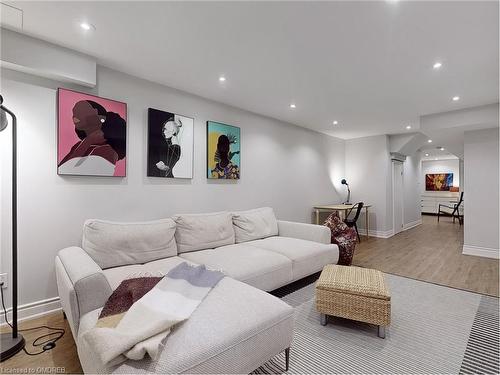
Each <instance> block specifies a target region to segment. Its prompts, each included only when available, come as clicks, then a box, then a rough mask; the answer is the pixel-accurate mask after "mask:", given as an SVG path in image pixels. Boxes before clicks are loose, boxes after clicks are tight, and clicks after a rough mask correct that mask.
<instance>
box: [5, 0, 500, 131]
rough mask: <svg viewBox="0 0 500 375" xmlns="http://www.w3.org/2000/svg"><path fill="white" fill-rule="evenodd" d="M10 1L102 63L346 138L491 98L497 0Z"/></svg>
mask: <svg viewBox="0 0 500 375" xmlns="http://www.w3.org/2000/svg"><path fill="white" fill-rule="evenodd" d="M7 3H8V4H10V5H13V6H15V7H18V8H21V9H22V10H23V23H24V26H23V32H24V33H27V34H29V35H32V36H36V37H39V38H42V39H45V40H47V41H51V42H54V43H57V44H60V45H63V46H66V47H69V48H72V49H75V50H78V51H81V52H84V53H87V54H90V55H92V56H95V57H96V58H97V59H98V62H99V63H100V64H102V65H106V66H109V67H112V68H115V69H118V70H121V71H124V72H127V73H130V74H133V75H136V76H139V77H142V78H145V79H149V80H151V81H154V82H159V83H163V84H165V85H168V86H171V87H175V88H178V89H181V90H185V91H187V92H191V93H194V94H197V95H201V96H203V97H206V98H210V99H213V100H216V101H220V102H223V103H227V104H230V105H233V106H236V107H239V108H243V109H247V110H250V111H254V112H257V113H261V114H264V115H267V116H270V117H274V118H277V119H281V120H283V121H287V122H290V123H293V124H297V125H300V126H304V127H308V128H312V129H315V130H317V131H320V132H324V133H327V134H331V135H335V136H337V137H341V138H354V137H361V136H369V135H375V134H395V133H402V132H405V131H406V130H405V126H406V125H408V124H410V125H411V126H412V129H411V131H415V130H418V129H419V116H421V115H424V114H429V113H436V112H443V111H450V110H455V109H460V108H465V107H472V106H476V105H481V104H487V103H493V102H497V101H498V91H499V76H498V67H499V30H498V14H499V12H498V2H496V1H495V2H480V1H470V2H467V1H453V2H450V1H443V2H438V1H433V2H430V1H429V2H427V1H422V2H418V1H413V2H409V1H408V2H407V1H378V2H373V1H372V2H340V1H338V2H314V3H312V2H220V3H219V2H218V3H214V2H202V3H201V2H183V3H181V2H42V1H40V2H14V1H8V2H7ZM82 21H87V22H89V23H91V24H93V25H95V27H96V30H95V31H91V32H83V30H82V29H81V28H80V27H79V23H81V22H82ZM435 61H441V62H442V63H443V67H442V68H441V69H440V70H439V71H435V70H433V69H432V65H433V63H434V62H435ZM221 74H224V75H225V76H226V78H227V81H226V82H225V83H224V84H220V83H219V81H218V77H219V75H221ZM454 95H459V96H460V97H461V100H460V101H458V102H453V101H451V97H452V96H454ZM291 102H293V103H295V104H296V105H297V108H296V109H295V110H291V109H290V108H289V104H290V103H291ZM333 120H338V121H339V125H337V126H336V127H334V126H333V125H332V122H333Z"/></svg>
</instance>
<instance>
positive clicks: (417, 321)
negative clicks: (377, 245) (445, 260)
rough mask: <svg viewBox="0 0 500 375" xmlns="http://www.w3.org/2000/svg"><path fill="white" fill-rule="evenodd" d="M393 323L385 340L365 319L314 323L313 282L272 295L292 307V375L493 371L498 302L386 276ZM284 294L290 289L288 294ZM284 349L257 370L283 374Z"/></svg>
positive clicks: (265, 372)
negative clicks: (293, 316) (293, 311)
mask: <svg viewBox="0 0 500 375" xmlns="http://www.w3.org/2000/svg"><path fill="white" fill-rule="evenodd" d="M386 278H387V281H388V284H389V287H390V290H391V294H392V323H391V326H390V327H389V329H388V330H387V333H386V338H385V339H380V338H378V337H377V328H376V327H375V326H373V325H370V324H365V323H360V322H354V321H349V320H346V319H341V318H330V319H329V322H328V325H327V326H325V327H323V326H321V325H320V324H319V314H318V313H317V312H316V309H315V307H314V283H313V282H314V280H315V278H312V279H311V280H309V285H305V286H304V285H301V286H300V289H298V290H295V291H292V290H291V289H290V288H289V290H281V291H278V293H277V295H278V296H279V297H280V298H282V299H283V300H284V301H285V302H287V303H289V304H290V305H292V306H294V307H295V309H296V320H295V334H294V341H293V344H292V348H291V354H290V369H289V371H288V373H290V374H304V373H337V374H361V373H362V374H374V373H377V374H382V373H383V374H396V373H397V374H416V373H418V374H422V373H426V374H436V373H441V374H444V373H446V374H450V373H453V374H458V373H464V374H471V373H475V374H496V373H498V372H499V367H498V366H499V365H498V360H499V358H498V344H499V343H498V337H499V326H498V309H499V300H498V298H495V297H489V296H482V295H480V294H475V293H470V292H466V291H462V290H458V289H452V288H447V287H443V286H439V285H435V284H430V283H426V282H421V281H417V280H413V279H408V278H404V277H400V276H394V275H389V274H386ZM287 292H289V294H287ZM284 364H285V358H284V355H283V353H282V354H280V355H278V356H276V357H274V358H273V359H271V360H270V361H269V362H268V363H266V364H265V365H264V366H261V367H260V368H258V369H257V370H256V371H255V373H256V374H281V373H284Z"/></svg>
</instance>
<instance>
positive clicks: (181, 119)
mask: <svg viewBox="0 0 500 375" xmlns="http://www.w3.org/2000/svg"><path fill="white" fill-rule="evenodd" d="M193 132H194V119H192V118H191V117H186V116H183V115H179V114H176V113H171V112H165V111H160V110H158V109H154V108H149V109H148V177H167V178H193V138H194V137H193Z"/></svg>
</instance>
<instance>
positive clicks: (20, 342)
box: [0, 95, 25, 362]
mask: <svg viewBox="0 0 500 375" xmlns="http://www.w3.org/2000/svg"><path fill="white" fill-rule="evenodd" d="M7 114H9V115H10V116H11V117H12V333H11V334H10V333H2V334H1V341H0V344H1V345H0V350H1V352H0V362H3V361H5V360H6V359H7V358H10V357H12V356H13V355H14V354H16V353H18V352H20V351H21V350H22V349H23V348H24V344H25V341H24V337H23V336H22V335H21V334H19V333H18V329H17V150H16V148H17V147H16V146H17V133H16V130H17V128H16V126H17V119H16V115H15V114H14V113H13V112H11V111H10V110H9V109H7V108H5V107H4V106H3V97H2V95H0V132H1V131H2V130H4V129H5V128H6V127H7V125H8V120H7Z"/></svg>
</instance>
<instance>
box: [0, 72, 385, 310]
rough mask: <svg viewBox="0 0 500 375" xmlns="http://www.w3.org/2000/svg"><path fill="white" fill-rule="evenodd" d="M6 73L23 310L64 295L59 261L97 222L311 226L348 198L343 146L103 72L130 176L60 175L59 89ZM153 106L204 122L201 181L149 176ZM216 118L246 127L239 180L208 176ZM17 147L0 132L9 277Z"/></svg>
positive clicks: (4, 256) (198, 147)
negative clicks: (183, 218)
mask: <svg viewBox="0 0 500 375" xmlns="http://www.w3.org/2000/svg"><path fill="white" fill-rule="evenodd" d="M1 74H2V88H1V92H2V95H3V96H4V99H5V105H7V106H8V107H9V108H11V109H12V110H13V111H15V112H16V113H17V114H18V118H19V274H20V280H19V282H20V285H19V298H20V304H27V303H31V302H34V301H40V300H43V299H47V298H51V297H55V296H57V289H56V283H55V276H54V267H53V263H54V257H55V255H56V253H57V251H58V250H59V249H61V248H64V247H66V246H71V245H78V244H79V243H80V236H81V228H82V224H83V222H84V220H85V219H88V218H104V219H110V220H122V221H132V220H149V219H156V218H162V217H167V216H170V215H173V214H175V213H181V212H185V213H188V212H208V211H217V210H242V209H248V208H252V207H259V206H271V207H273V208H274V209H275V211H276V214H277V216H278V217H279V218H281V219H287V220H297V221H303V222H310V221H311V210H312V206H313V205H315V204H325V203H331V202H336V201H341V200H342V197H339V196H338V195H337V193H336V190H335V187H334V186H333V183H332V181H334V182H335V184H337V186H336V187H337V188H340V179H341V178H342V177H343V176H344V155H345V147H344V141H342V140H339V139H336V138H333V137H329V136H326V135H324V134H319V133H316V132H313V131H309V130H306V129H304V128H299V127H296V126H293V125H289V124H285V123H283V122H279V121H277V120H273V119H270V118H266V117H262V116H259V115H256V114H253V113H249V112H245V111H242V110H238V109H235V108H232V107H228V106H225V105H222V104H218V103H216V102H212V101H209V100H206V99H202V98H199V97H196V96H192V95H189V94H186V93H183V92H180V91H177V90H174V89H171V88H167V87H165V86H161V85H158V84H155V83H151V82H148V81H144V80H141V79H137V78H134V77H131V76H128V75H125V74H123V73H119V72H116V71H112V70H110V69H106V68H102V67H99V68H98V87H97V88H96V89H95V90H90V91H88V92H93V93H97V94H99V95H101V96H104V97H108V98H113V99H116V100H120V101H124V102H127V103H128V156H127V164H128V165H127V177H126V178H111V177H110V178H106V177H104V178H103V177H101V178H97V177H93V178H92V177H61V176H58V175H57V174H56V88H57V87H58V85H59V84H58V83H56V82H53V81H50V80H46V79H40V78H33V77H30V76H27V75H24V74H22V73H16V72H12V71H8V70H2V72H1ZM148 107H154V108H158V109H164V110H169V111H175V112H179V113H183V114H186V115H191V116H192V117H194V118H195V149H194V178H193V179H192V180H178V179H175V180H174V179H172V180H170V179H159V178H148V177H146V148H147V142H146V135H147V134H146V132H147V108H148ZM207 120H216V121H221V122H224V123H228V124H234V125H236V126H239V127H241V137H242V138H241V139H242V145H241V150H242V154H241V159H242V162H241V180H240V181H237V182H231V181H214V180H207V179H206V172H205V171H206V169H205V164H206V147H205V142H206V139H205V134H206V125H205V124H206V121H207ZM10 147H11V141H10V129H9V130H6V131H4V132H2V133H0V155H1V163H0V164H1V167H2V173H1V176H2V189H1V192H2V196H1V197H0V198H1V200H0V203H1V224H2V227H1V241H2V242H1V245H2V249H1V260H2V262H1V267H0V268H1V269H0V271H1V272H9V274H10V273H11V269H10V238H9V237H10V212H9V211H10ZM363 169H365V168H363ZM353 189H354V190H355V191H356V184H354V185H353ZM382 193H383V192H382ZM356 194H357V192H356ZM370 199H371V198H370ZM7 292H8V293H7V294H8V295H10V290H8V291H7ZM9 299H10V297H9ZM9 303H10V302H9Z"/></svg>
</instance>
